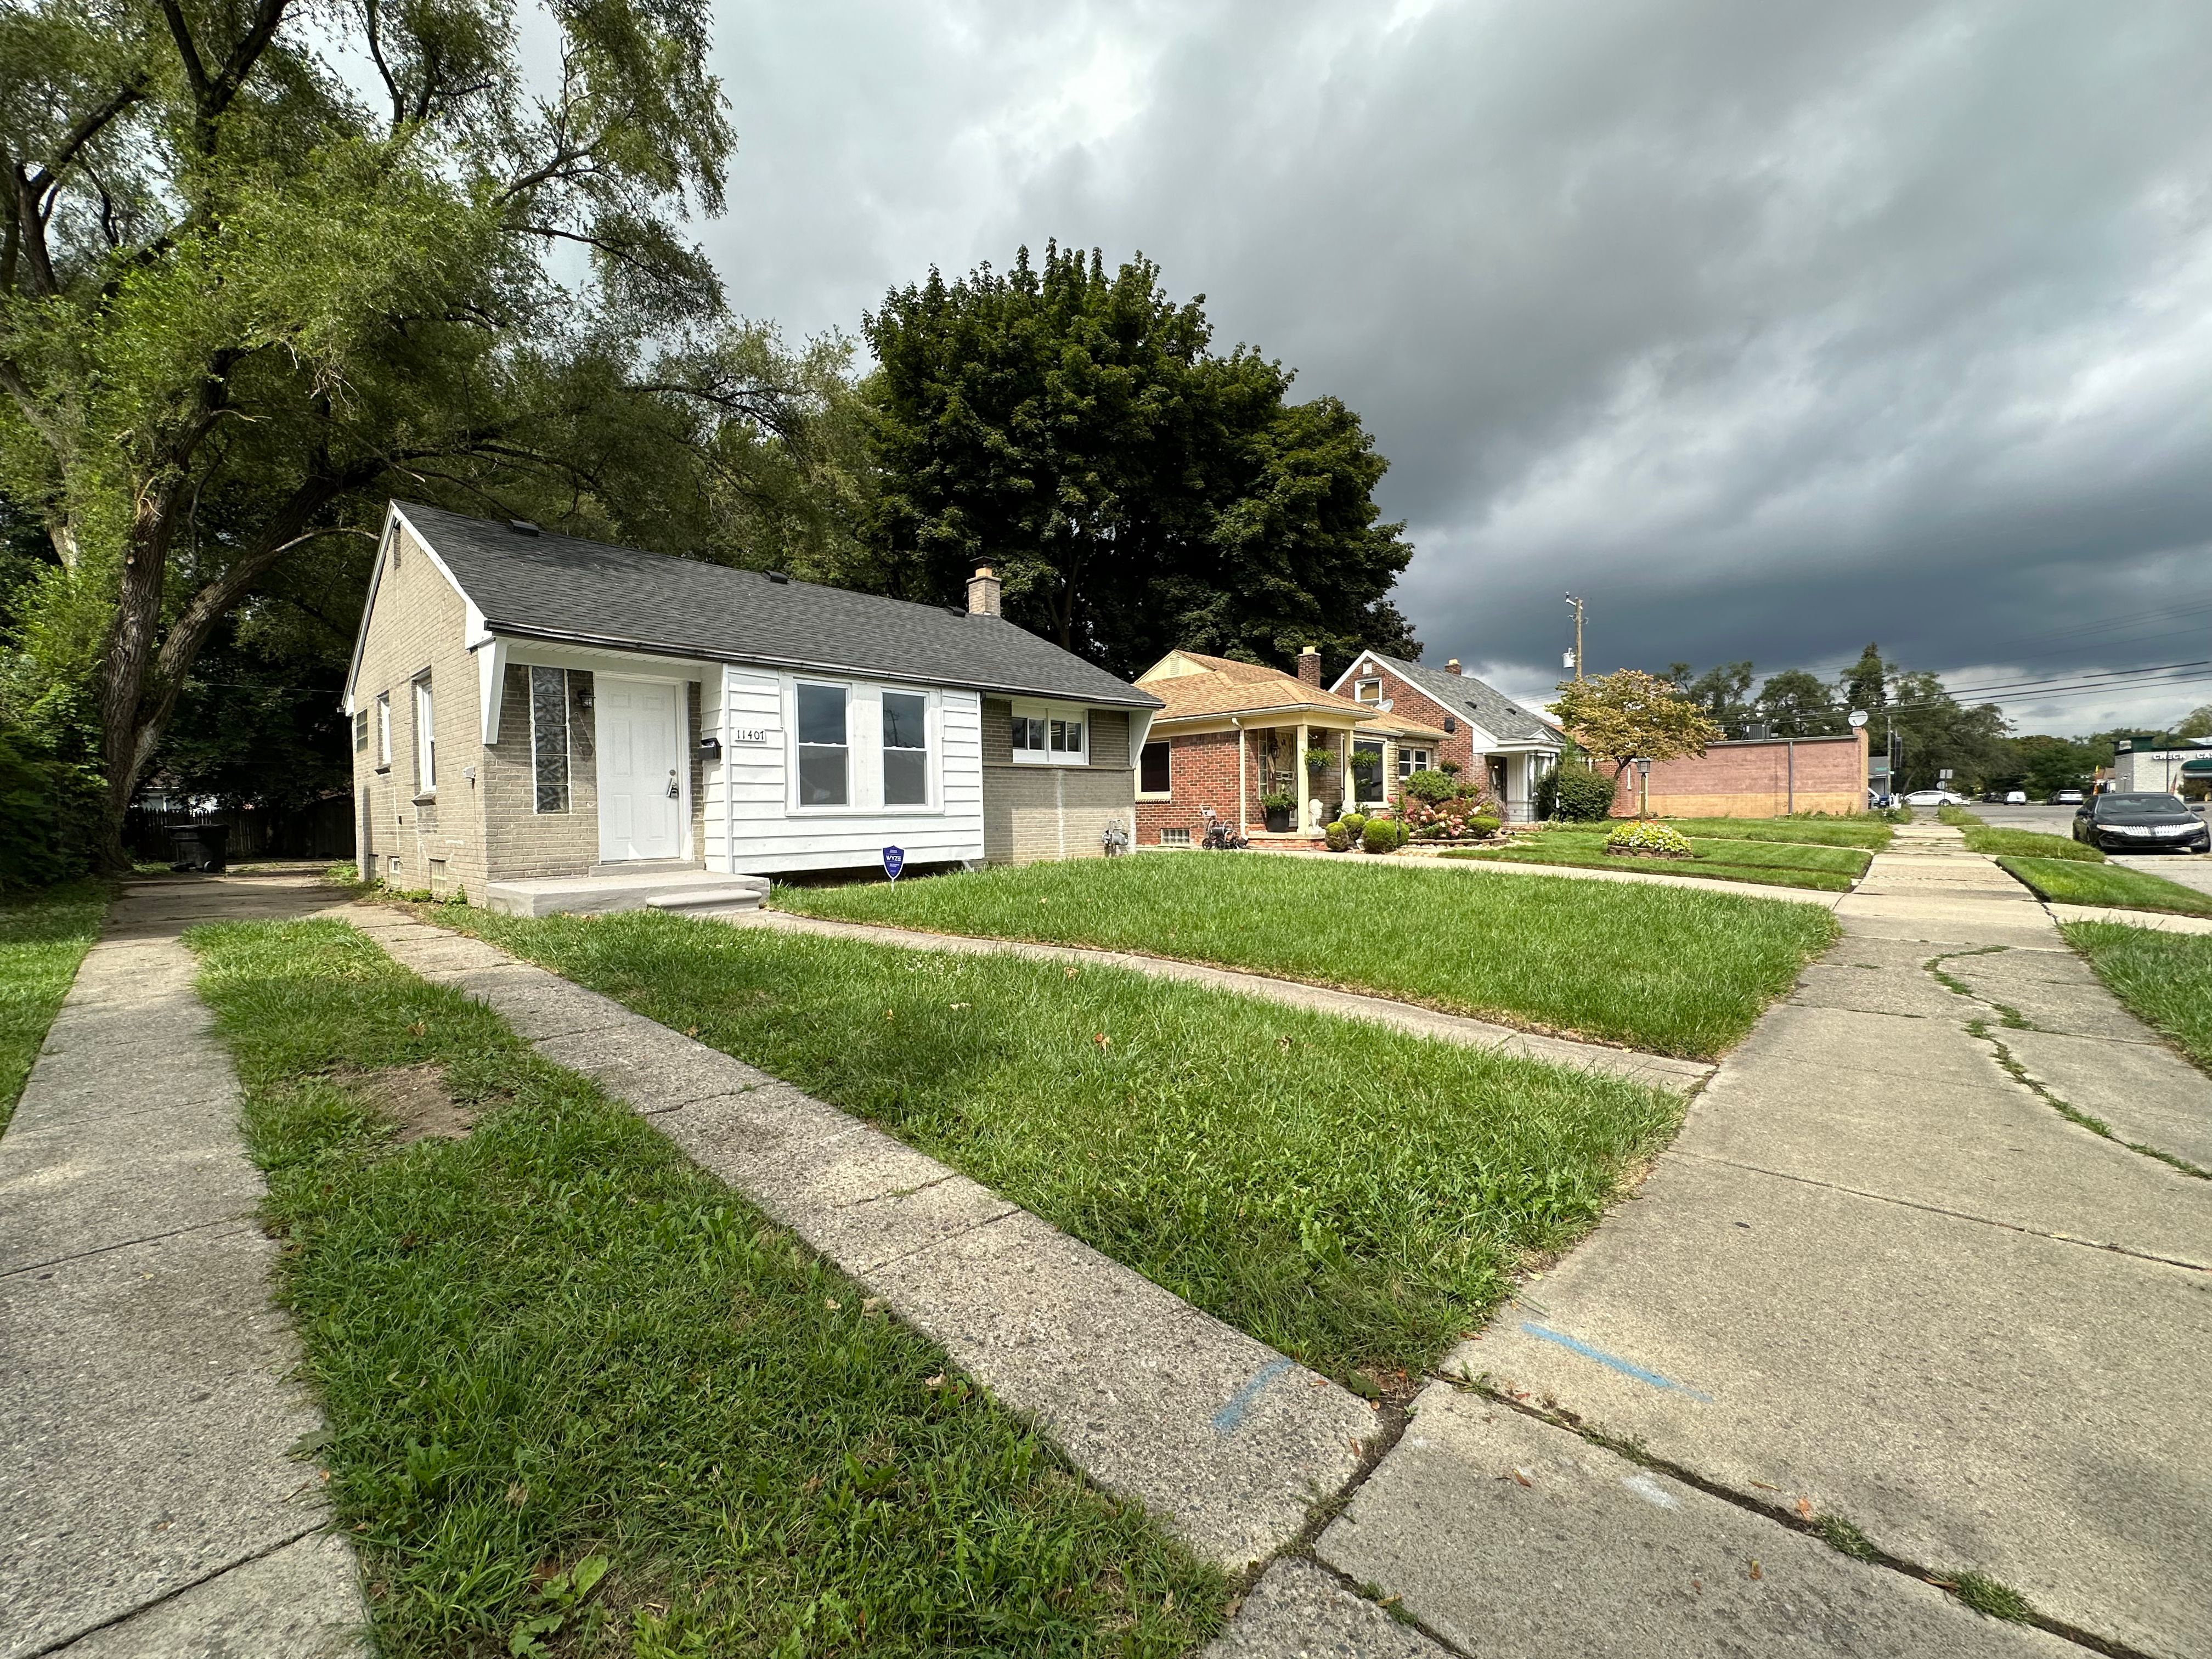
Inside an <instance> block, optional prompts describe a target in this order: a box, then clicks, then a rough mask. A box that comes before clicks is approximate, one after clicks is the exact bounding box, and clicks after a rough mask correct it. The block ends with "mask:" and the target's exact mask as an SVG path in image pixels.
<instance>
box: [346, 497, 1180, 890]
mask: <svg viewBox="0 0 2212 1659" xmlns="http://www.w3.org/2000/svg"><path fill="white" fill-rule="evenodd" d="M998 598H999V585H998V582H997V580H995V579H994V577H993V576H992V575H991V573H990V572H989V571H987V570H984V571H980V572H978V573H977V575H976V577H975V580H973V581H971V582H970V583H969V603H968V604H967V605H966V606H965V607H950V608H942V607H938V606H933V605H912V604H908V603H907V602H905V601H903V600H899V599H883V598H879V597H878V596H875V595H872V594H862V593H853V592H846V591H844V590H842V589H839V588H831V587H823V586H817V585H815V584H812V583H807V582H798V581H792V580H788V579H787V578H786V577H783V576H781V575H780V574H775V573H772V572H760V571H750V570H735V569H732V568H728V567H726V566H723V565H716V564H709V563H707V562H702V561H698V560H691V559H678V558H668V557H665V556H660V555H658V554H651V553H641V552H637V551H635V550H631V549H628V548H618V547H610V546H606V545H604V544H599V543H597V542H589V541H583V540H580V539H577V538H573V537H568V536H560V535H555V534H552V533H550V532H542V531H540V530H539V529H538V526H534V525H529V524H523V523H493V522H489V521H487V520H480V519H472V518H468V517H465V516H464V515H461V514H459V513H448V512H445V511H443V510H441V509H439V508H435V507H422V506H417V505H415V504H413V503H410V502H395V503H393V505H392V508H391V509H390V511H389V513H387V514H386V523H385V528H384V535H383V539H382V543H381V545H380V550H379V553H378V556H377V562H376V566H375V569H374V573H373V574H372V576H371V578H370V581H369V592H368V604H367V606H366V607H365V609H364V611H363V612H362V624H361V629H360V633H359V635H358V637H357V639H356V644H355V648H354V658H353V665H352V668H351V671H350V672H349V676H348V678H347V684H346V693H345V708H346V712H347V713H348V714H349V715H350V716H351V717H352V721H353V745H354V788H355V803H356V813H357V816H358V837H359V849H360V851H359V857H360V862H361V867H362V871H363V872H364V873H367V874H370V875H375V876H380V877H383V878H386V879H388V880H390V881H392V882H393V883H394V884H398V885H401V886H405V887H411V888H428V889H429V890H432V891H434V892H441V893H446V892H453V891H456V890H458V891H460V892H463V893H465V894H467V895H469V896H471V897H477V898H481V897H482V896H483V894H484V893H485V891H486V890H487V889H488V888H489V887H490V886H492V885H493V884H502V883H508V884H511V883H514V882H526V881H530V880H532V879H536V878H591V877H598V876H605V875H608V874H617V875H619V874H623V873H626V872H657V871H663V870H665V871H670V872H684V871H699V872H710V873H714V874H720V875H723V876H729V877H738V876H756V875H768V874H775V873H781V872H799V871H807V870H823V869H834V868H839V867H857V866H874V865H877V864H878V863H879V862H880V861H881V860H883V858H884V849H885V848H889V847H896V848H900V849H901V850H902V852H903V854H904V856H905V860H906V861H907V863H908V864H909V865H913V866H927V865H945V864H973V863H977V862H993V863H999V862H1012V861H1018V860H1031V859H1059V858H1077V857H1085V856H1096V855H1097V854H1098V853H1099V852H1100V850H1101V847H1102V838H1103V836H1104V834H1105V832H1106V831H1107V830H1108V829H1109V826H1111V827H1116V828H1118V829H1120V830H1121V832H1122V833H1123V834H1125V835H1126V834H1127V833H1129V832H1130V831H1131V829H1133V802H1134V792H1135V774H1134V757H1135V755H1136V753H1137V752H1138V750H1139V748H1140V747H1141V745H1142V744H1143V743H1144V740H1145V735H1146V728H1147V727H1148V726H1149V725H1150V723H1151V720H1152V715H1153V714H1154V712H1155V711H1156V710H1157V709H1158V707H1159V702H1158V699H1157V698H1155V697H1153V696H1151V695H1150V694H1149V693H1147V692H1146V691H1144V690H1140V689H1139V688H1136V687H1133V686H1130V685H1128V684H1125V683H1123V682H1122V681H1121V680H1119V679H1117V678H1115V677H1114V676H1113V675H1111V674H1109V673H1108V672H1107V671H1105V670H1103V669H1102V668H1099V667H1097V666H1096V665H1092V664H1091V663H1088V662H1085V661H1084V660H1083V659H1081V658H1079V657H1076V656H1074V655H1073V654H1071V653H1068V652H1066V651H1062V650H1061V649H1060V648H1059V647H1057V646H1054V645H1052V644H1050V643H1048V641H1044V640H1042V639H1039V638H1038V637H1037V636H1036V635H1033V634H1030V633H1029V632H1027V631H1026V630H1025V629H1021V628H1018V627H1017V626H1016V625H1015V624H1013V623H1010V622H1007V621H1006V619H1005V618H1004V617H1002V616H1000V614H999V603H998Z"/></svg>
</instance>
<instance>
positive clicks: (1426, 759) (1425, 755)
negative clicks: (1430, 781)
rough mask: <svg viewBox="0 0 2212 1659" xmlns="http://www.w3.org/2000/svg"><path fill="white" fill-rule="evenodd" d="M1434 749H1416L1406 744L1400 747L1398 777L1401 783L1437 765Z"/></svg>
mask: <svg viewBox="0 0 2212 1659" xmlns="http://www.w3.org/2000/svg"><path fill="white" fill-rule="evenodd" d="M1436 757H1437V751H1436V750H1433V749H1415V748H1411V747H1409V746H1407V744H1402V743H1401V744H1399V745H1398V777H1399V781H1401V782H1402V781H1405V780H1406V779H1407V778H1410V777H1412V776H1413V774H1414V773H1416V772H1425V771H1427V770H1428V769H1430V768H1431V766H1432V765H1434V764H1435V763H1436Z"/></svg>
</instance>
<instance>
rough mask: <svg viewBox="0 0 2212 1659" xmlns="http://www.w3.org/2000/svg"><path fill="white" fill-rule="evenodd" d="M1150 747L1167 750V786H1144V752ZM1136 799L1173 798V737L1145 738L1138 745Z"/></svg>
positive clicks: (1150, 748)
mask: <svg viewBox="0 0 2212 1659" xmlns="http://www.w3.org/2000/svg"><path fill="white" fill-rule="evenodd" d="M1152 749H1161V750H1166V751H1167V757H1168V787H1166V788H1164V789H1147V788H1146V787H1145V754H1146V750H1152ZM1137 799H1139V800H1173V799H1175V739H1174V738H1146V739H1145V741H1144V742H1143V743H1142V744H1139V746H1138V749H1137Z"/></svg>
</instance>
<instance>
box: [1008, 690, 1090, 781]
mask: <svg viewBox="0 0 2212 1659" xmlns="http://www.w3.org/2000/svg"><path fill="white" fill-rule="evenodd" d="M1012 740H1013V742H1012V746H1013V755H1014V758H1015V760H1017V761H1018V762H1020V763H1023V764H1024V765H1027V766H1088V765H1089V764H1090V763H1091V722H1090V721H1089V720H1087V719H1085V714H1084V711H1083V710H1082V709H1080V708H1066V707H1064V706H1062V705H1060V704H1057V703H1044V702H1018V703H1016V704H1015V705H1014V718H1013V729H1012Z"/></svg>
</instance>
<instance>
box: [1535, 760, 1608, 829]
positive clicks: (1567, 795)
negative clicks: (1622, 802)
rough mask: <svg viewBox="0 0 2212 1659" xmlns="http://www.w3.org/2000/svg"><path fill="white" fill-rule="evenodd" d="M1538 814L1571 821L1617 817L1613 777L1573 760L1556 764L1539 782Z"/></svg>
mask: <svg viewBox="0 0 2212 1659" xmlns="http://www.w3.org/2000/svg"><path fill="white" fill-rule="evenodd" d="M1535 807H1536V816H1537V817H1540V818H1553V817H1557V818H1565V819H1566V820H1567V821H1568V822H1569V823H1601V822H1603V821H1604V820H1605V819H1607V818H1609V817H1612V816H1613V780H1612V779H1611V778H1608V777H1607V776H1606V775H1604V774H1603V773H1602V772H1593V771H1591V770H1590V769H1589V768H1588V767H1586V766H1577V765H1573V764H1571V763H1570V764H1568V765H1565V766H1560V767H1556V768H1554V769H1553V770H1551V771H1550V772H1547V773H1546V774H1545V775H1544V776H1543V777H1542V778H1541V779H1540V780H1539V781H1538V782H1537V784H1536V799H1535Z"/></svg>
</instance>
